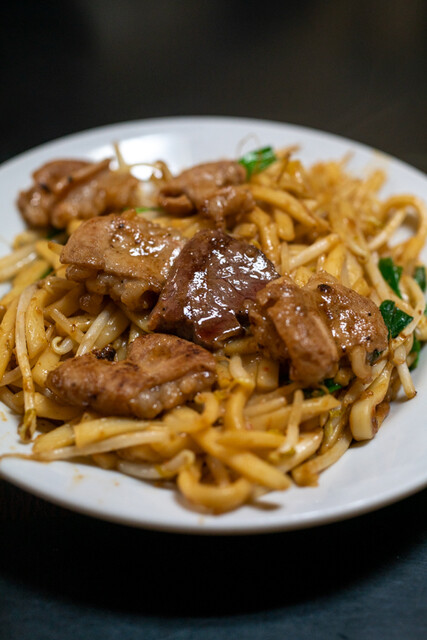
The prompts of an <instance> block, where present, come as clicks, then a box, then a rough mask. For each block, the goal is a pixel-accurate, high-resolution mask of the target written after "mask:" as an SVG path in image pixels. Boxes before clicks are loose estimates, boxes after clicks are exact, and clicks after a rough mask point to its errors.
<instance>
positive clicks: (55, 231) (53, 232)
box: [46, 227, 64, 240]
mask: <svg viewBox="0 0 427 640" xmlns="http://www.w3.org/2000/svg"><path fill="white" fill-rule="evenodd" d="M63 232H64V230H63V229H55V227H49V229H48V230H47V231H46V240H52V238H55V236H59V234H60V233H63Z"/></svg>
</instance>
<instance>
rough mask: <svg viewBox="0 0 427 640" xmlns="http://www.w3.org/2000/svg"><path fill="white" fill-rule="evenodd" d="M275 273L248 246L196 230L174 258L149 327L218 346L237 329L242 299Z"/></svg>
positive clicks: (250, 297) (252, 296)
mask: <svg viewBox="0 0 427 640" xmlns="http://www.w3.org/2000/svg"><path fill="white" fill-rule="evenodd" d="M277 277H278V273H277V272H276V271H275V269H274V267H273V265H272V263H271V262H270V261H269V260H268V259H267V258H266V257H265V255H264V254H263V253H262V252H261V251H259V249H257V248H256V247H254V246H252V245H251V244H249V243H247V242H245V241H242V240H237V239H236V238H232V237H231V236H230V235H228V234H226V233H224V232H223V231H220V230H215V231H212V230H210V231H199V232H198V233H197V234H196V235H195V236H193V238H192V239H191V240H189V241H188V242H187V244H186V245H185V247H184V248H183V249H182V251H181V253H180V255H179V256H178V258H177V259H176V261H175V263H174V265H173V267H172V269H171V272H170V275H169V277H168V280H167V282H166V285H165V286H164V288H163V290H162V293H161V295H160V297H159V299H158V301H157V304H156V306H155V307H154V309H153V311H152V313H151V317H150V321H149V327H150V329H151V330H157V331H164V332H166V333H174V334H176V335H180V336H181V337H183V338H187V339H188V340H192V341H194V342H196V343H198V344H201V345H204V346H207V347H210V348H217V347H220V346H221V343H222V342H223V341H224V340H226V339H227V338H230V337H231V336H235V335H237V334H239V333H240V332H241V331H242V326H241V324H240V322H239V320H244V319H245V317H246V316H247V311H246V309H245V305H244V303H245V301H246V300H254V299H255V296H256V294H257V292H258V291H259V290H260V289H262V288H263V287H264V286H265V285H266V284H267V282H269V281H270V280H272V279H273V278H277Z"/></svg>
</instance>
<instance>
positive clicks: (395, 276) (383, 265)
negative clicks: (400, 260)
mask: <svg viewBox="0 0 427 640" xmlns="http://www.w3.org/2000/svg"><path fill="white" fill-rule="evenodd" d="M378 268H379V270H380V271H381V275H382V277H383V278H384V280H385V281H386V282H387V284H388V285H389V286H390V287H391V289H392V290H393V291H394V293H395V294H396V295H397V296H399V298H401V297H402V294H401V293H400V289H399V281H400V276H401V275H402V271H403V267H399V266H397V265H396V264H394V262H393V260H392V259H391V258H381V259H380V261H379V262H378Z"/></svg>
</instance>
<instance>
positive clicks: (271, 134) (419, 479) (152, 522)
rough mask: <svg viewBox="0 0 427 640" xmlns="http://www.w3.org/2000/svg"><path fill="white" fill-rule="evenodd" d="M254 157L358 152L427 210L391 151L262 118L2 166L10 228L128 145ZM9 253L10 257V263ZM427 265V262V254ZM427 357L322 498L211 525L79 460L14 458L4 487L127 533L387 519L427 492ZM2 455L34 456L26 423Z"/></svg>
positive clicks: (7, 433) (415, 182)
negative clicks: (64, 179) (409, 393)
mask: <svg viewBox="0 0 427 640" xmlns="http://www.w3.org/2000/svg"><path fill="white" fill-rule="evenodd" d="M248 136H252V137H251V138H250V140H248V142H247V143H246V145H243V149H246V150H247V149H248V148H249V147H250V146H251V148H256V147H258V146H264V145H273V146H276V147H280V146H284V145H290V144H298V145H300V148H301V151H300V154H299V155H300V157H301V158H302V160H303V161H304V162H306V163H311V162H313V161H316V160H326V159H338V158H342V157H343V155H344V154H346V153H348V152H349V151H351V152H353V153H354V157H353V160H352V162H351V165H350V167H351V168H352V169H354V170H356V171H358V172H363V171H365V170H366V168H367V167H368V168H372V167H373V166H381V167H383V168H385V169H386V170H387V173H388V176H389V180H388V183H387V187H386V189H385V190H384V195H387V194H391V193H399V192H407V193H414V194H417V195H418V196H420V197H422V198H423V199H424V200H425V201H426V200H427V179H426V177H425V176H424V175H423V174H422V173H420V172H419V171H417V170H415V169H413V168H411V167H409V166H407V165H405V164H404V163H402V162H400V161H398V160H395V159H393V158H391V157H389V156H385V155H384V154H382V153H379V152H377V151H374V150H372V149H369V148H367V147H365V146H363V145H360V144H357V143H355V142H352V141H349V140H344V139H342V138H338V137H336V136H332V135H329V134H327V133H321V132H317V131H312V130H309V129H305V128H301V127H296V126H292V125H284V124H278V123H273V122H264V121H259V120H245V119H233V118H172V119H159V120H147V121H142V122H131V123H125V124H120V125H114V126H109V127H103V128H100V129H95V130H93V131H88V132H84V133H80V134H77V135H73V136H69V137H67V138H63V139H61V140H57V141H54V142H51V143H49V144H46V145H43V146H41V147H39V148H37V149H35V150H33V151H30V152H28V153H24V154H22V155H21V156H19V157H17V158H15V159H13V160H11V161H10V162H7V163H6V164H5V165H3V167H1V168H0V194H1V203H2V206H1V214H0V215H1V217H2V222H3V225H2V230H1V231H0V234H3V236H7V239H9V240H10V239H12V238H13V236H14V235H15V234H16V233H17V232H18V231H19V230H20V229H22V222H21V220H20V217H19V215H18V214H17V211H16V208H15V199H16V194H17V193H18V190H20V189H22V188H26V187H27V186H29V185H30V183H31V178H30V174H31V172H32V171H33V170H34V169H36V168H37V167H39V166H40V165H41V164H43V163H44V162H45V161H48V160H52V159H55V158H61V157H77V158H81V157H87V158H91V159H101V158H104V157H106V156H108V155H111V153H112V147H111V144H112V143H113V142H115V141H121V149H122V152H123V155H124V156H125V158H126V159H127V160H128V161H129V162H134V161H147V162H150V161H155V160H157V159H164V160H166V161H167V162H168V163H169V165H170V166H171V168H172V170H173V171H174V172H175V171H178V170H180V169H182V168H185V167H188V166H190V165H192V164H195V163H198V162H202V161H206V160H215V159H218V158H220V157H231V158H232V157H236V156H237V155H239V154H240V153H241V151H242V141H244V140H245V139H247V137H248ZM6 252H7V247H6V246H5V247H4V249H3V253H6ZM424 257H425V256H424ZM426 374H427V354H426V353H422V354H421V363H420V366H419V367H418V369H417V370H416V371H415V373H414V379H415V384H416V387H417V389H418V395H417V397H416V398H415V399H413V400H411V401H410V402H400V403H396V404H394V405H393V407H392V410H391V413H390V415H389V417H388V418H387V419H386V421H385V423H384V424H383V426H382V427H381V429H380V431H379V433H378V434H377V436H376V437H375V439H374V440H373V441H371V442H369V443H367V444H364V445H359V446H356V447H354V448H352V449H351V450H350V451H348V452H347V453H346V454H345V455H344V457H343V458H341V460H340V461H339V462H338V463H337V464H335V465H334V466H333V467H332V468H331V469H329V470H327V471H326V472H324V473H323V474H322V475H321V477H320V483H319V486H318V487H317V488H304V489H301V488H292V489H290V490H289V491H286V492H283V493H271V494H269V495H267V496H266V497H265V498H264V499H262V500H261V501H260V503H259V505H260V506H257V507H253V506H246V507H243V508H241V509H239V510H238V511H235V512H233V513H229V514H225V515H221V516H207V515H203V516H201V515H200V514H199V513H197V512H193V511H191V510H189V509H187V508H185V507H184V506H183V505H182V504H181V503H180V501H179V498H178V497H177V494H176V493H175V492H173V491H170V490H168V489H160V488H156V487H154V486H151V485H149V484H146V483H144V482H141V481H139V480H136V479H133V478H128V477H126V476H122V475H120V474H118V473H116V472H109V471H103V470H101V469H99V468H95V467H91V466H89V465H83V464H75V463H70V462H54V463H50V464H42V463H36V462H34V461H26V460H19V459H11V458H7V459H4V460H3V461H2V462H1V463H0V472H1V474H2V475H3V477H4V478H6V479H7V480H9V481H11V482H12V483H14V484H16V485H18V486H20V487H22V488H24V489H26V490H28V491H30V492H31V493H34V494H36V495H38V496H41V497H43V498H45V499H46V500H50V501H52V502H54V503H57V504H60V505H62V506H65V507H67V508H70V509H73V510H76V511H80V512H83V513H86V514H90V515H92V516H96V517H99V518H103V519H106V520H112V521H116V522H121V523H123V524H127V525H133V526H139V527H145V528H151V529H158V530H168V531H179V532H186V533H201V534H206V533H216V534H230V533H261V532H269V531H278V530H287V529H297V528H303V527H310V526H315V525H319V524H325V523H327V522H332V521H336V520H341V519H344V518H349V517H351V516H355V515H358V514H362V513H364V512H367V511H370V510H373V509H377V508H379V507H382V506H384V505H387V504H389V503H391V502H394V501H396V500H399V499H401V498H404V497H405V496H408V495H410V494H411V493H414V492H415V491H418V490H420V489H422V488H423V487H424V486H426V485H427V429H426V424H425V411H426V407H427V376H426ZM2 417H4V420H3V421H2V422H0V453H4V452H7V451H18V450H25V449H24V448H23V446H22V445H20V444H19V442H18V438H17V435H16V424H17V423H16V419H15V418H14V417H13V416H12V415H11V414H10V412H9V411H8V410H7V409H6V408H4V407H3V408H2V413H0V419H1V418H2Z"/></svg>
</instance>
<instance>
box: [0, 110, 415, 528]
mask: <svg viewBox="0 0 427 640" xmlns="http://www.w3.org/2000/svg"><path fill="white" fill-rule="evenodd" d="M195 122H196V123H198V124H201V125H204V126H209V125H230V126H232V125H239V126H240V125H247V126H248V127H249V126H253V127H263V126H270V127H275V128H282V129H283V130H284V131H286V130H287V131H288V132H289V133H295V134H298V133H301V134H303V135H304V136H309V137H310V136H311V137H313V138H314V137H316V138H320V139H322V138H323V139H325V140H326V141H328V142H337V143H340V144H341V145H348V146H350V147H351V150H354V151H355V152H359V151H360V152H363V153H365V154H366V153H370V154H372V153H373V152H376V153H378V154H380V157H382V158H384V159H386V160H387V161H390V162H392V163H393V165H394V166H395V167H396V168H397V169H404V170H406V171H408V170H409V171H410V172H411V173H412V174H413V175H415V176H416V177H418V178H421V179H422V180H423V181H425V180H426V178H427V176H426V174H425V173H424V172H423V171H422V170H420V169H418V168H417V167H413V166H412V165H410V164H408V163H407V162H405V161H403V160H400V159H399V158H396V157H394V156H392V155H390V154H389V153H387V152H384V151H382V150H380V149H375V148H374V147H371V146H369V145H367V144H364V143H361V142H358V141H357V140H353V139H351V138H347V137H344V136H341V135H339V134H335V133H330V132H327V131H322V130H319V129H315V128H312V127H307V126H304V125H299V124H293V123H288V122H280V121H274V120H265V119H261V118H249V117H238V116H216V115H214V116H209V115H203V116H188V115H185V116H172V117H159V118H147V119H141V120H128V121H124V122H117V123H112V124H107V125H102V126H98V127H94V128H88V129H85V130H82V131H77V132H73V133H70V134H67V135H64V136H61V137H59V138H55V139H52V140H49V141H47V142H45V143H41V144H39V145H37V146H36V147H33V148H30V149H28V150H25V151H22V152H21V153H19V154H17V155H16V156H14V157H12V158H10V159H8V160H6V161H5V162H3V163H2V164H1V165H0V174H1V173H3V172H4V171H5V170H6V171H9V170H11V171H14V170H15V166H16V167H18V166H19V164H20V163H21V162H23V161H30V160H31V158H32V157H33V156H37V155H39V154H40V153H49V152H50V149H53V150H54V149H55V147H58V146H60V145H62V144H66V143H78V141H79V139H85V140H88V139H89V138H91V137H93V138H94V141H95V139H96V138H103V137H105V138H106V136H108V135H110V141H111V131H112V130H114V131H117V132H118V133H120V132H124V135H126V131H128V132H130V135H138V134H135V133H132V131H133V130H137V129H141V131H140V133H139V135H141V136H142V135H145V134H147V135H148V134H149V131H148V129H150V128H156V127H161V126H167V127H171V128H173V127H174V126H175V125H178V126H186V125H194V123H195ZM145 130H147V131H145ZM118 133H117V134H115V135H116V136H117V135H118ZM165 133H166V135H167V134H168V133H169V132H168V131H165ZM130 135H129V136H128V137H130ZM124 139H127V138H124ZM106 141H107V140H106V139H105V140H104V142H103V143H102V142H99V144H105V143H106ZM35 168H36V167H34V169H35ZM426 186H427V184H426ZM417 195H418V194H417ZM16 213H17V215H19V214H18V212H16ZM53 464H54V463H53ZM7 466H8V465H7V464H6V469H5V468H4V464H3V461H0V477H1V478H3V479H5V480H6V481H8V482H10V483H11V484H14V485H15V486H17V487H19V488H21V489H23V490H24V491H27V492H28V493H31V494H32V495H35V496H37V497H39V498H42V499H44V500H46V501H48V502H51V503H53V504H56V505H57V506H60V507H62V508H65V509H67V510H70V511H74V512H77V513H81V514H84V515H88V516H91V517H96V518H98V519H101V520H105V521H109V522H114V523H119V524H123V525H126V526H133V527H138V528H144V529H150V530H155V531H164V532H174V533H180V534H201V535H242V534H243V535H251V534H257V535H258V534H265V533H272V532H278V531H282V532H284V531H292V530H298V529H305V528H313V527H317V526H323V525H327V524H330V523H333V522H338V521H343V520H347V519H350V518H354V517H357V516H359V515H363V514H365V513H369V512H372V511H375V510H379V509H382V508H384V507H386V506H388V505H390V504H393V503H395V502H398V501H400V500H403V499H405V498H407V497H409V496H410V495H413V494H415V493H417V492H419V491H422V490H423V489H424V488H425V487H426V486H427V473H426V474H425V477H423V478H422V479H421V480H420V478H419V477H418V476H417V478H415V479H412V481H409V482H407V483H406V484H405V486H404V488H403V489H402V488H401V489H400V491H399V492H397V493H396V491H395V490H393V489H389V488H388V489H387V490H384V491H382V492H380V493H379V494H378V495H376V497H375V498H374V499H372V500H370V501H369V502H366V500H365V501H360V500H359V501H353V502H350V503H349V504H348V505H347V506H346V507H344V508H343V507H338V508H337V507H335V508H333V507H332V508H329V509H328V510H327V513H326V514H325V515H323V516H319V514H318V512H317V511H316V512H315V513H314V514H312V515H310V514H308V515H307V516H306V517H304V516H303V514H298V515H297V518H296V519H295V521H293V520H291V521H287V522H283V521H281V520H278V521H272V522H269V523H268V524H267V523H266V522H265V521H264V522H263V521H262V520H261V521H259V522H258V521H257V522H256V523H252V524H251V525H246V524H242V525H240V524H239V523H238V522H237V523H233V522H232V523H230V524H229V523H223V525H222V526H216V525H217V523H218V522H219V520H216V522H215V524H213V523H212V524H209V525H204V524H203V523H200V521H199V523H196V522H195V523H194V524H189V523H185V522H178V523H177V522H165V521H161V520H157V521H156V519H155V518H154V519H153V518H152V519H151V520H147V519H143V520H141V519H138V518H135V517H130V516H128V517H123V516H120V515H117V514H114V513H113V514H112V513H109V512H108V508H104V509H102V508H98V507H95V508H94V507H93V506H92V507H90V506H86V505H81V504H76V502H75V500H74V501H73V498H72V497H68V498H67V496H64V497H61V496H56V495H53V496H52V495H51V494H49V493H47V492H46V491H43V490H42V489H40V488H37V487H36V488H34V487H32V486H31V485H30V483H29V482H28V481H25V480H23V479H22V478H19V477H18V478H17V477H16V476H15V475H14V474H13V473H10V472H8V471H7ZM418 475H419V474H418ZM181 508H183V509H184V507H181ZM196 517H197V518H199V520H200V519H201V520H203V518H204V517H205V516H204V515H203V514H200V515H199V514H196ZM209 517H211V516H210V515H209ZM214 517H215V518H218V519H220V518H221V516H214ZM224 525H225V526H224Z"/></svg>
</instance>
